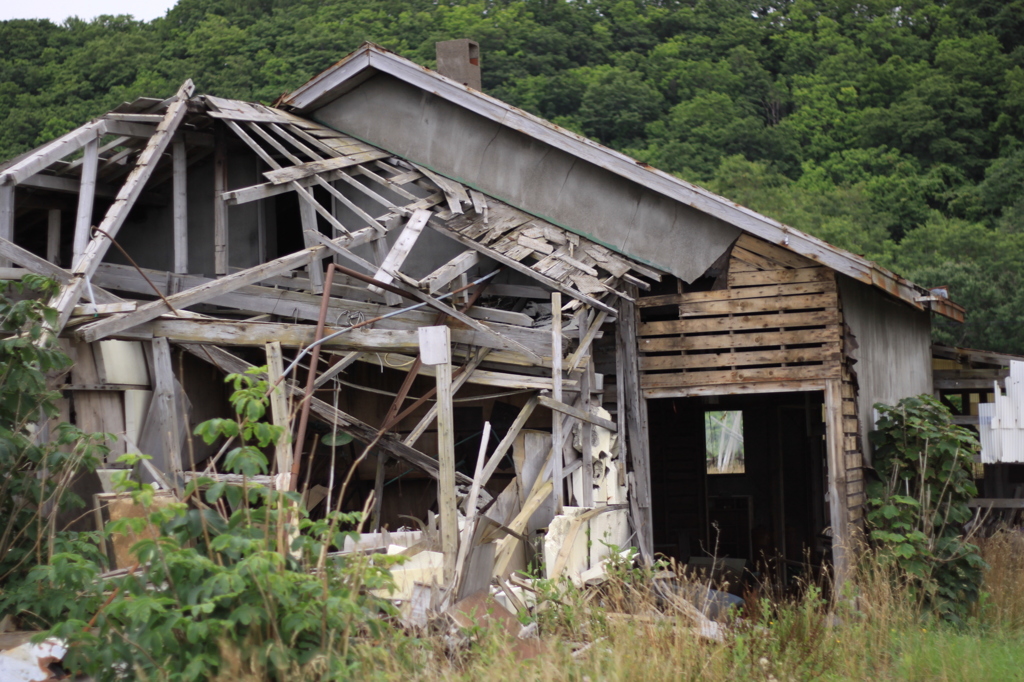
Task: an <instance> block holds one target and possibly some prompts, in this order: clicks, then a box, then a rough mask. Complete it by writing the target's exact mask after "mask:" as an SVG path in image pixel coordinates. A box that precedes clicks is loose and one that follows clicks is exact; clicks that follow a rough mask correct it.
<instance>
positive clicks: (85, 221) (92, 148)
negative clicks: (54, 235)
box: [71, 139, 100, 263]
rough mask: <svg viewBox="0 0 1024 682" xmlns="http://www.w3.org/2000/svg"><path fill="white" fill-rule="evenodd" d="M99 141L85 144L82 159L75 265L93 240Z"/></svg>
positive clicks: (76, 221) (76, 215)
mask: <svg viewBox="0 0 1024 682" xmlns="http://www.w3.org/2000/svg"><path fill="white" fill-rule="evenodd" d="M99 156H100V150H99V140H98V139H92V140H89V141H88V142H86V143H85V154H84V155H83V157H82V159H83V161H82V179H81V181H80V184H79V188H78V211H77V212H76V213H75V242H74V250H73V253H72V256H71V262H72V263H75V262H76V261H77V260H78V259H79V258H80V257H81V256H82V254H83V253H85V247H86V246H88V244H89V240H90V239H91V238H92V235H91V234H90V232H91V229H90V228H91V227H92V207H93V203H94V201H95V199H96V171H97V168H98V163H99Z"/></svg>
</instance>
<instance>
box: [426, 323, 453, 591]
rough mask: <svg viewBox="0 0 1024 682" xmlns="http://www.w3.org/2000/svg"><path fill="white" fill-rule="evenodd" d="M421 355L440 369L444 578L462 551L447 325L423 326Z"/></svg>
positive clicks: (440, 504) (450, 574)
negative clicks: (460, 548) (456, 486)
mask: <svg viewBox="0 0 1024 682" xmlns="http://www.w3.org/2000/svg"><path fill="white" fill-rule="evenodd" d="M419 334H420V357H421V358H422V360H423V364H424V365H428V366H434V367H436V368H437V458H438V463H439V465H440V466H439V475H438V479H437V488H438V490H437V498H438V507H439V509H440V512H441V549H442V551H443V552H444V581H445V584H446V585H447V584H449V583H450V582H451V580H452V579H453V578H454V577H455V564H456V561H457V558H458V550H459V517H458V510H457V509H456V500H455V424H454V419H453V414H452V353H451V332H450V331H449V329H448V327H445V326H437V327H421V328H420V330H419Z"/></svg>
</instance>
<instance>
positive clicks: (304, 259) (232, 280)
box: [81, 246, 328, 342]
mask: <svg viewBox="0 0 1024 682" xmlns="http://www.w3.org/2000/svg"><path fill="white" fill-rule="evenodd" d="M327 253H328V251H327V249H326V248H324V247H322V246H320V247H316V248H314V249H306V250H304V251H298V252H296V253H292V254H289V255H287V256H282V257H281V258H277V259H274V260H272V261H270V262H268V263H263V264H261V265H257V266H256V267H252V268H247V269H245V270H239V271H238V272H236V273H234V274H231V275H227V276H225V277H222V278H220V279H217V280H213V281H211V282H209V283H207V284H202V285H200V286H197V287H193V288H191V289H186V290H185V291H182V292H180V293H177V294H174V295H172V296H168V297H166V299H160V300H156V301H152V302H150V303H147V304H145V305H143V306H141V307H140V308H138V309H137V310H136V311H135V312H133V313H127V314H125V315H122V316H118V317H112V318H109V319H106V320H101V321H99V322H95V323H93V324H90V325H87V326H86V327H83V328H82V330H81V334H82V337H83V338H84V339H86V340H87V341H90V342H91V341H98V340H99V339H102V338H103V337H105V336H109V335H110V334H113V333H116V332H119V331H123V330H125V329H130V328H131V327H134V326H136V325H139V324H142V323H143V322H148V321H149V320H152V319H154V318H157V317H159V316H160V315H163V314H165V313H170V312H173V310H175V309H177V308H186V307H188V306H190V305H195V304H196V303H201V302H202V301H205V300H209V299H210V298H213V297H214V296H217V295H218V294H223V293H227V292H230V291H234V290H235V289H238V288H240V287H243V286H246V285H247V284H254V283H256V282H260V281H262V280H264V279H266V278H267V277H272V276H274V275H278V274H281V273H283V272H290V271H291V270H294V269H296V268H300V267H302V266H304V265H306V264H307V263H309V262H310V261H311V260H316V262H319V261H320V258H322V257H323V256H325V255H326V254H327Z"/></svg>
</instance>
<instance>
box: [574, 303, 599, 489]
mask: <svg viewBox="0 0 1024 682" xmlns="http://www.w3.org/2000/svg"><path fill="white" fill-rule="evenodd" d="M602 312H604V311H602ZM595 321H596V320H595ZM595 326H596V325H595ZM587 332H588V328H587V309H586V308H583V309H582V310H581V311H580V325H579V334H580V340H581V343H582V342H583V341H584V340H586V339H587V337H588V336H590V335H589V334H588V333H587ZM590 338H591V339H592V338H593V337H590ZM579 357H580V358H582V357H583V356H579ZM575 360H577V361H578V360H579V358H575ZM593 373H594V363H593V357H589V358H588V362H587V366H586V367H584V368H583V372H582V375H581V376H580V401H581V402H582V403H583V410H584V411H585V412H587V413H590V412H593V409H592V407H591V401H590V390H591V388H592V386H593V384H592V382H591V378H592V376H593ZM580 445H581V446H582V456H583V472H582V477H583V482H582V487H583V499H582V500H576V503H577V504H580V505H582V506H584V507H593V506H594V425H593V424H591V423H590V422H589V421H581V422H580Z"/></svg>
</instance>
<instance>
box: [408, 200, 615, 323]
mask: <svg viewBox="0 0 1024 682" xmlns="http://www.w3.org/2000/svg"><path fill="white" fill-rule="evenodd" d="M427 224H428V225H430V226H431V227H433V228H434V229H435V230H437V231H438V232H440V233H441V234H443V235H446V236H448V237H450V238H452V239H454V240H455V241H457V242H459V243H460V244H463V245H465V246H468V247H469V248H471V249H473V250H475V251H479V252H480V253H482V254H483V255H485V256H487V257H488V258H492V259H494V260H496V261H498V262H499V263H501V264H502V265H507V266H508V267H510V268H512V269H513V270H517V271H519V272H521V273H523V274H525V275H528V276H530V277H531V278H533V279H535V280H537V281H538V282H541V283H542V284H545V285H546V286H548V287H551V288H552V289H555V290H556V291H560V292H562V293H563V294H566V295H568V296H571V297H573V298H575V299H576V300H579V301H582V302H584V303H586V304H587V305H589V306H591V307H592V308H597V309H598V310H604V311H606V312H609V313H614V312H615V309H614V308H612V307H611V306H609V305H608V304H606V303H602V302H601V301H598V300H597V299H595V298H592V297H590V296H587V295H586V294H584V293H581V292H579V291H576V290H575V289H573V288H572V287H569V286H566V285H565V284H562V283H561V282H559V281H558V280H556V279H552V278H551V277H547V276H545V275H542V274H541V273H539V272H537V271H536V270H533V269H532V268H531V267H529V266H528V265H524V264H522V263H520V262H519V261H516V260H513V259H511V258H508V257H507V256H504V255H502V254H500V253H498V252H496V251H494V250H493V249H490V248H488V247H486V246H484V245H483V244H478V243H477V242H475V241H474V240H472V239H470V238H469V237H466V236H465V235H462V234H459V233H458V232H454V231H452V230H450V229H449V228H448V227H447V226H446V225H444V224H443V223H441V222H439V221H437V220H430V222H429V223H427Z"/></svg>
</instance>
